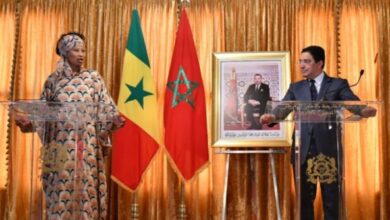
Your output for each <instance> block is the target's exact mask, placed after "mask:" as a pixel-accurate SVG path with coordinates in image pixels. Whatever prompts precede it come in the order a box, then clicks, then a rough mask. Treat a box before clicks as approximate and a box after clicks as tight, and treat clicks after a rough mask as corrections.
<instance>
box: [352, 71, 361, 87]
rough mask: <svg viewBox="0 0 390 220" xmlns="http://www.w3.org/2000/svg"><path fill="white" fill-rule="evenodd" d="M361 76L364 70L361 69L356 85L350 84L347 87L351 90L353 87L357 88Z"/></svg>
mask: <svg viewBox="0 0 390 220" xmlns="http://www.w3.org/2000/svg"><path fill="white" fill-rule="evenodd" d="M363 74H364V69H361V70H360V75H359V79H358V81H357V82H356V83H354V84H352V85H349V87H350V88H352V87H354V86H357V85H358V84H359V82H360V79H361V78H362V76H363Z"/></svg>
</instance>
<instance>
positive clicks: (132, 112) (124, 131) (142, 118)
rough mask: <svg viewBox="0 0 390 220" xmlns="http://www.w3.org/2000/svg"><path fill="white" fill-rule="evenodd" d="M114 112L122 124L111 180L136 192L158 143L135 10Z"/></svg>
mask: <svg viewBox="0 0 390 220" xmlns="http://www.w3.org/2000/svg"><path fill="white" fill-rule="evenodd" d="M118 109H119V111H120V112H121V113H122V115H123V117H124V118H125V119H126V124H125V126H124V127H123V128H121V129H119V130H118V131H116V132H114V134H113V149H112V171H111V174H112V176H111V178H112V179H113V180H114V181H116V182H117V183H118V184H119V185H121V186H122V187H124V188H126V189H129V190H136V189H137V187H138V185H139V183H140V182H141V180H142V176H143V174H144V172H145V170H146V169H147V167H148V165H149V164H150V162H151V160H152V159H153V157H154V155H155V154H156V152H157V150H158V148H159V143H160V132H159V125H158V118H157V98H156V88H155V83H154V81H153V78H152V75H151V71H150V64H149V59H148V54H147V51H146V46H145V41H144V38H143V35H142V30H141V25H140V21H139V15H138V11H137V10H133V13H132V21H131V25H130V31H129V38H128V41H127V47H126V51H125V58H124V62H123V71H122V79H121V85H120V91H119V98H118Z"/></svg>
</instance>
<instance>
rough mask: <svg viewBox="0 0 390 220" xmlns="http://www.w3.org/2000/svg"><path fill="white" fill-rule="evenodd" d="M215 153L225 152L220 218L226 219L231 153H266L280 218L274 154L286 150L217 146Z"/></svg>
mask: <svg viewBox="0 0 390 220" xmlns="http://www.w3.org/2000/svg"><path fill="white" fill-rule="evenodd" d="M215 153H217V154H226V155H227V156H226V164H225V178H224V187H223V201H222V214H221V219H222V220H226V219H227V190H228V180H229V179H228V177H229V166H230V155H232V154H268V156H269V159H270V165H271V175H272V183H273V190H274V196H275V204H276V215H277V219H278V220H281V219H282V211H281V207H280V201H279V190H278V181H277V177H276V168H275V158H274V155H275V154H284V153H286V150H284V149H280V148H279V149H278V148H269V149H265V148H261V149H245V150H244V149H237V150H232V149H228V148H227V149H221V148H217V149H215Z"/></svg>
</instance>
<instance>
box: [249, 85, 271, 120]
mask: <svg viewBox="0 0 390 220" xmlns="http://www.w3.org/2000/svg"><path fill="white" fill-rule="evenodd" d="M255 86H256V85H255V84H252V85H250V86H249V87H248V89H247V90H246V92H245V95H244V102H245V103H248V100H249V99H254V100H256V101H259V102H260V114H264V112H265V107H266V106H267V101H270V100H271V96H270V93H269V86H268V85H267V84H264V83H261V84H260V88H259V90H258V91H255V88H256V87H255Z"/></svg>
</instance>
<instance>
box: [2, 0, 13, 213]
mask: <svg viewBox="0 0 390 220" xmlns="http://www.w3.org/2000/svg"><path fill="white" fill-rule="evenodd" d="M14 15H15V7H14V5H12V4H4V5H1V6H0V30H7V34H1V36H0V42H2V43H1V50H0V74H1V79H2V80H1V81H0V100H7V99H8V97H9V95H10V81H11V66H12V65H11V63H12V57H13V52H14V51H13V46H14V33H15V19H14ZM0 121H2V122H4V123H3V124H4V126H3V124H2V126H1V127H0V170H1V172H0V217H1V216H4V211H5V207H6V183H7V176H8V172H7V169H8V168H7V163H6V161H7V160H8V152H7V128H8V127H7V126H6V122H7V121H8V114H7V111H6V106H5V105H4V103H2V104H1V106H0Z"/></svg>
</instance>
